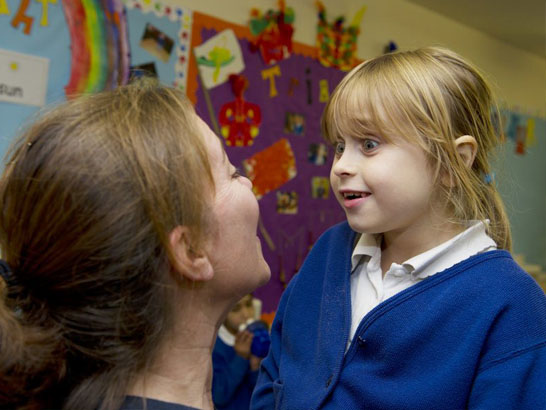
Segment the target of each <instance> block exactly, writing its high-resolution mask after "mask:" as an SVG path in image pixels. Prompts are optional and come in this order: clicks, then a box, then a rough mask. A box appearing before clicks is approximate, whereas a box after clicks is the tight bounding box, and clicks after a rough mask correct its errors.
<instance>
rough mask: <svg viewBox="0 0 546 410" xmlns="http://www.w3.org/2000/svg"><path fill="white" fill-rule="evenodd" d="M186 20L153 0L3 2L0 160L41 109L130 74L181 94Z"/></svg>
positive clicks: (187, 13)
mask: <svg viewBox="0 0 546 410" xmlns="http://www.w3.org/2000/svg"><path fill="white" fill-rule="evenodd" d="M191 15H192V13H191V10H188V9H186V8H182V7H172V6H169V5H164V4H163V3H162V2H161V1H151V0H101V1H98V0H59V1H57V0H40V1H37V0H35V1H30V0H0V153H4V152H5V151H6V150H7V147H8V145H9V143H10V141H11V139H12V138H13V137H14V135H15V134H16V133H17V132H18V130H19V129H20V127H21V126H23V125H24V123H25V121H27V120H28V119H29V117H31V116H32V115H33V114H34V113H36V111H38V110H39V109H40V107H42V106H44V105H46V104H49V103H55V102H60V101H63V100H64V99H66V98H70V97H71V96H75V95H79V94H81V93H87V92H95V91H99V90H103V89H109V88H113V87H116V86H117V85H118V84H125V83H126V82H127V81H128V80H129V77H130V75H131V74H130V72H131V69H132V70H133V72H135V73H136V74H144V73H145V74H146V75H155V76H157V77H158V78H159V79H160V81H161V82H163V83H166V84H170V85H173V86H175V87H178V88H180V89H182V90H185V87H186V77H187V73H186V71H187V63H188V56H189V52H190V49H189V44H190V41H191V20H192V17H191ZM29 67H31V68H30V71H31V72H30V73H29V71H28V70H29Z"/></svg>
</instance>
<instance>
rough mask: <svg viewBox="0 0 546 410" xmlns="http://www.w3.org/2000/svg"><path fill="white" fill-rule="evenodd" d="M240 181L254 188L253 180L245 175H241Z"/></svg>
mask: <svg viewBox="0 0 546 410" xmlns="http://www.w3.org/2000/svg"><path fill="white" fill-rule="evenodd" d="M240 181H241V183H242V184H244V185H246V186H247V187H248V188H250V189H252V181H251V180H250V179H248V178H247V177H245V176H241V178H240Z"/></svg>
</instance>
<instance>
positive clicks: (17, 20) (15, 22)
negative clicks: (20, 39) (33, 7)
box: [11, 0, 34, 36]
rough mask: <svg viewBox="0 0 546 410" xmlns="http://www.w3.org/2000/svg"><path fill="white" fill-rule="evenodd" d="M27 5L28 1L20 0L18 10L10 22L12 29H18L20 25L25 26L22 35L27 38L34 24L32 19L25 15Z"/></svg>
mask: <svg viewBox="0 0 546 410" xmlns="http://www.w3.org/2000/svg"><path fill="white" fill-rule="evenodd" d="M29 3H30V0H21V2H20V3H19V8H18V9H17V12H16V13H15V16H14V17H13V19H12V20H11V25H12V26H13V27H14V28H18V27H19V25H20V24H23V25H24V26H25V27H24V29H23V33H25V34H26V35H27V36H28V35H29V34H30V30H32V23H33V22H34V17H31V16H29V15H27V14H26V12H27V8H28V5H29Z"/></svg>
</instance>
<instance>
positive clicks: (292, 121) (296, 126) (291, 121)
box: [284, 112, 305, 135]
mask: <svg viewBox="0 0 546 410" xmlns="http://www.w3.org/2000/svg"><path fill="white" fill-rule="evenodd" d="M284 132H285V133H287V134H294V135H304V133H305V117H304V116H303V115H302V114H298V113H295V112H287V113H286V117H285V120H284Z"/></svg>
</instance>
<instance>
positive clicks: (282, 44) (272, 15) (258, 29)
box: [249, 0, 295, 64]
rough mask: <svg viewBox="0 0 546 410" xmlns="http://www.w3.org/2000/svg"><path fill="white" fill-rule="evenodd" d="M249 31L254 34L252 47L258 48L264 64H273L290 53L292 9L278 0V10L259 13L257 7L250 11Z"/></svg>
mask: <svg viewBox="0 0 546 410" xmlns="http://www.w3.org/2000/svg"><path fill="white" fill-rule="evenodd" d="M250 15H251V18H250V23H249V26H250V32H251V33H252V35H253V36H254V40H253V43H252V44H253V47H254V48H257V49H259V50H260V54H261V56H262V59H263V60H264V62H265V63H266V64H274V63H275V62H278V61H280V60H282V59H284V58H288V57H290V54H291V53H292V34H293V33H294V28H293V27H292V23H293V22H294V17H295V16H294V10H293V9H292V8H291V7H288V8H287V7H285V3H284V0H279V10H278V11H276V10H268V11H267V12H266V13H265V14H261V12H260V11H259V10H258V9H252V10H251V12H250Z"/></svg>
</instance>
